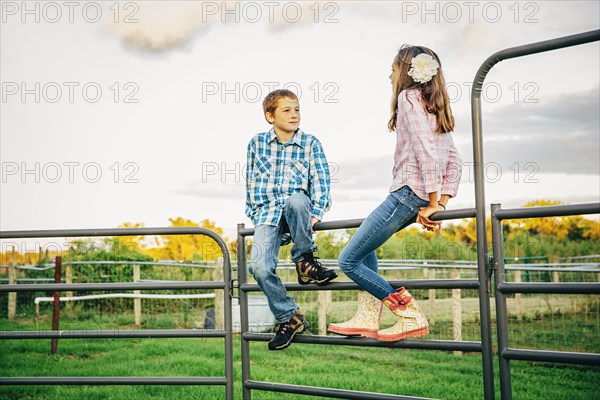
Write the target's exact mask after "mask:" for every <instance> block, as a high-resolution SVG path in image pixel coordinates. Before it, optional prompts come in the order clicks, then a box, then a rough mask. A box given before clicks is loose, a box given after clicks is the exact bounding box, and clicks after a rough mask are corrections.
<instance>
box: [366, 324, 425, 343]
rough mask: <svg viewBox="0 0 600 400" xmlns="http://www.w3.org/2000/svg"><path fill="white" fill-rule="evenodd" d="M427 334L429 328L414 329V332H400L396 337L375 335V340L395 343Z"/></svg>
mask: <svg viewBox="0 0 600 400" xmlns="http://www.w3.org/2000/svg"><path fill="white" fill-rule="evenodd" d="M428 334H429V327H426V328H421V329H415V330H414V331H408V332H402V333H398V334H396V335H384V336H382V335H379V334H377V340H379V341H381V342H397V341H399V340H403V339H406V338H409V337H413V338H417V337H421V336H425V335H428Z"/></svg>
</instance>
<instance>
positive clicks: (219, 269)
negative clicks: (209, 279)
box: [213, 257, 229, 329]
mask: <svg viewBox="0 0 600 400" xmlns="http://www.w3.org/2000/svg"><path fill="white" fill-rule="evenodd" d="M213 280H214V281H222V280H223V258H222V257H219V258H218V259H217V260H215V269H214V271H213ZM224 295H225V293H223V289H216V290H215V329H222V328H223V321H224V318H223V316H224V313H225V311H224V309H223V304H224V302H223V301H224V298H223V296H224ZM227 295H229V293H228V294H227Z"/></svg>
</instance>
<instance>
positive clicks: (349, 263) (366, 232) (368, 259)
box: [338, 186, 429, 300]
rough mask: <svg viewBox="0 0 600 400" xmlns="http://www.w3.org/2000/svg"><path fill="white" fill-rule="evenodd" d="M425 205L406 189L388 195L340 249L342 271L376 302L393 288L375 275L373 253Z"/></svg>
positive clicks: (405, 225) (412, 220)
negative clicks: (374, 298)
mask: <svg viewBox="0 0 600 400" xmlns="http://www.w3.org/2000/svg"><path fill="white" fill-rule="evenodd" d="M428 204H429V202H428V201H425V200H423V199H421V198H420V197H418V196H417V195H416V194H415V193H414V192H413V191H412V190H411V189H410V188H409V187H408V186H403V187H401V188H400V189H398V190H396V191H395V192H392V193H390V194H389V195H388V197H387V198H386V199H385V200H384V202H383V203H381V205H380V206H379V207H377V208H376V209H375V210H374V211H373V212H372V213H371V214H369V216H368V217H367V218H366V219H365V221H364V222H363V223H362V224H361V225H360V227H359V228H358V231H357V232H356V234H355V235H354V236H352V238H351V239H350V241H349V242H348V244H347V245H346V247H345V248H344V250H342V253H341V254H340V257H339V259H338V263H339V266H340V268H341V269H342V271H344V273H345V274H346V275H347V276H349V277H350V279H352V280H353V281H354V282H356V283H358V284H359V285H360V286H361V287H362V288H363V289H364V290H366V291H367V292H369V293H371V294H372V295H373V296H375V297H377V298H378V299H379V300H382V299H384V298H386V297H387V296H389V295H390V294H392V293H394V288H393V287H392V286H391V285H390V284H389V283H388V282H387V281H386V280H385V279H383V278H382V277H381V276H379V274H378V273H377V257H376V256H375V250H376V249H377V248H378V247H379V246H381V245H382V244H384V243H385V242H386V241H387V240H388V239H389V238H390V237H391V236H392V235H393V234H394V233H396V231H398V230H400V229H404V228H406V227H407V226H408V225H410V224H412V223H413V222H415V220H416V218H417V214H418V212H419V208H420V207H425V206H427V205H428Z"/></svg>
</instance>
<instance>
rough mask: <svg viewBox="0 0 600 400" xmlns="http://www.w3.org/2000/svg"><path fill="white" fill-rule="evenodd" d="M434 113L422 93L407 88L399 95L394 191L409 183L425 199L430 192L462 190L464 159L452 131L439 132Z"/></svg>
mask: <svg viewBox="0 0 600 400" xmlns="http://www.w3.org/2000/svg"><path fill="white" fill-rule="evenodd" d="M436 128H437V122H436V118H435V115H434V114H430V113H428V112H427V111H426V110H425V107H424V106H423V104H422V103H421V92H420V91H418V90H403V91H402V92H400V95H399V96H398V116H397V120H396V152H395V154H394V169H393V172H392V173H393V176H394V180H393V183H392V186H391V187H390V192H393V191H396V190H398V189H400V188H401V187H402V186H404V185H408V186H409V187H410V188H411V189H412V190H413V192H415V194H416V195H417V196H419V197H420V198H422V199H423V200H426V201H429V195H428V193H432V192H438V196H439V195H442V194H447V195H450V196H452V197H455V196H456V193H457V192H458V185H459V183H460V177H461V175H462V159H461V158H460V155H459V154H458V151H457V150H456V146H454V141H453V140H452V134H451V133H437V132H436Z"/></svg>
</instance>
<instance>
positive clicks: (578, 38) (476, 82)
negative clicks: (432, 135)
mask: <svg viewBox="0 0 600 400" xmlns="http://www.w3.org/2000/svg"><path fill="white" fill-rule="evenodd" d="M597 40H600V30H595V31H590V32H585V33H580V34H577V35H571V36H565V37H561V38H558V39H552V40H547V41H544V42H538V43H531V44H527V45H524V46H518V47H513V48H509V49H505V50H502V51H499V52H497V53H494V54H492V55H491V56H490V57H488V58H487V59H486V60H485V61H484V62H483V64H482V65H481V66H480V67H479V69H478V70H477V73H476V74H475V78H474V79H473V89H472V91H471V119H472V130H473V135H472V136H473V160H474V164H475V165H474V166H475V208H476V215H477V217H476V226H477V265H478V274H479V280H480V282H481V285H480V286H479V310H480V314H481V341H482V343H483V346H484V349H483V353H482V362H483V391H484V397H485V399H486V400H493V399H494V370H493V361H492V356H493V349H492V341H491V336H492V335H491V329H492V327H491V317H490V313H491V311H490V300H489V295H488V293H487V292H486V290H487V287H488V284H489V281H488V274H487V265H486V264H487V263H488V254H487V233H486V225H485V224H486V222H485V221H486V218H485V204H486V203H485V181H484V171H483V166H484V163H483V134H482V132H483V128H482V122H481V90H482V88H483V82H484V80H485V78H486V76H487V74H488V72H489V71H490V70H491V69H492V67H493V66H494V65H496V64H497V63H498V62H500V61H502V60H505V59H509V58H514V57H521V56H525V55H529V54H535V53H541V52H544V51H550V50H556V49H561V48H564V47H569V46H575V45H579V44H584V43H590V42H594V41H597Z"/></svg>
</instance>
